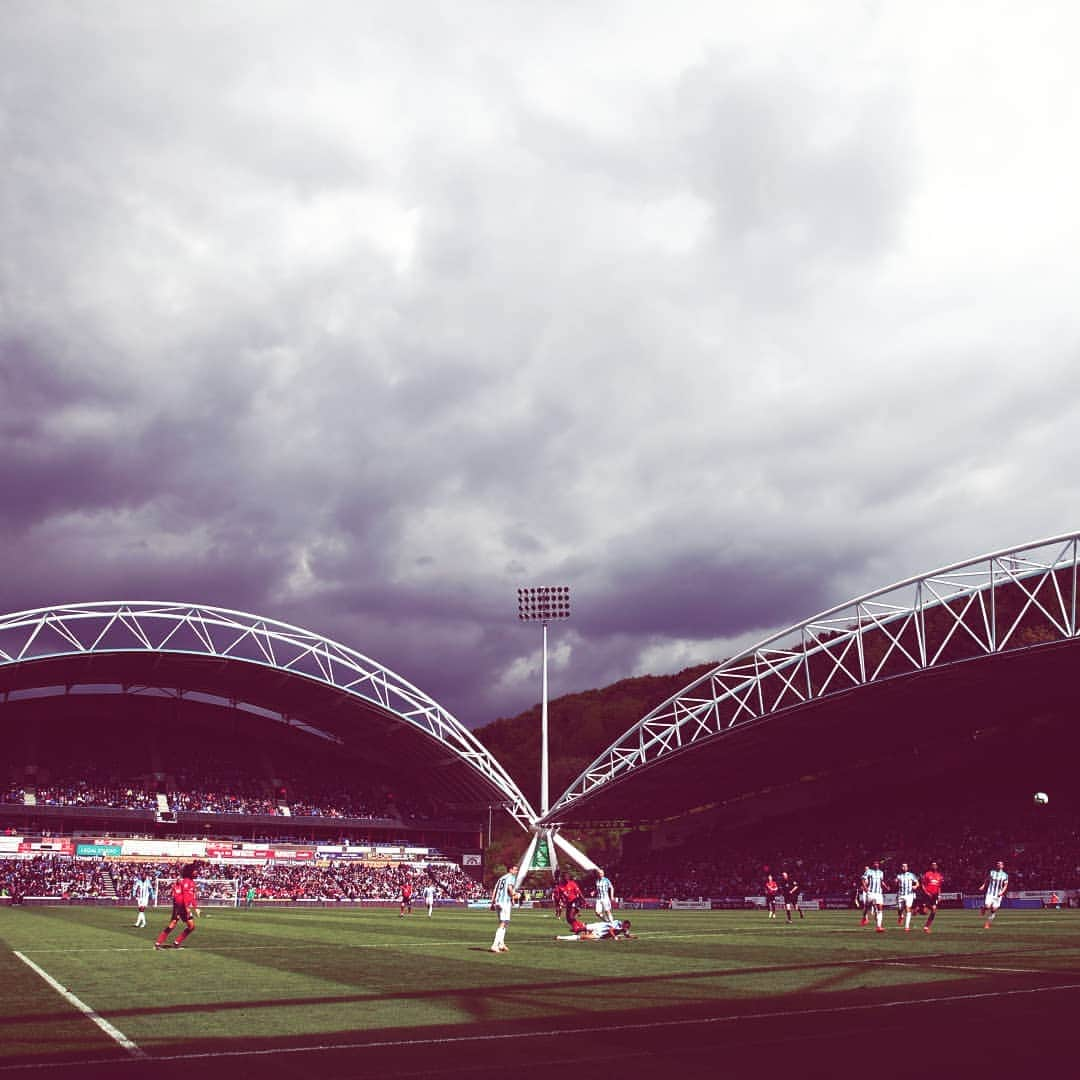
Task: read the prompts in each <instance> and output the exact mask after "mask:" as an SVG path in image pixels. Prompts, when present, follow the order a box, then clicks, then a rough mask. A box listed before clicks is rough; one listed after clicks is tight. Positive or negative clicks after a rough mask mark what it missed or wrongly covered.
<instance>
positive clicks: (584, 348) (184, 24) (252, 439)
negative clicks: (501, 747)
mask: <svg viewBox="0 0 1080 1080" xmlns="http://www.w3.org/2000/svg"><path fill="white" fill-rule="evenodd" d="M325 12H326V14H325V18H324V19H312V17H311V15H310V12H309V11H308V10H307V9H303V8H301V7H299V6H296V5H291V4H288V3H281V4H278V3H272V4H268V5H266V6H265V7H264V8H263V10H262V17H261V18H260V19H258V20H253V19H251V18H250V17H248V16H247V15H246V14H245V13H243V12H242V9H240V8H237V7H234V6H232V5H228V4H225V5H217V4H213V5H210V4H196V5H194V7H190V8H185V12H184V16H183V17H182V18H181V17H178V16H176V15H175V14H174V13H172V12H171V11H170V9H168V8H167V7H166V6H165V5H158V4H145V5H144V4H130V5H129V4H123V3H121V4H117V5H115V6H114V7H112V8H111V9H110V14H109V17H107V18H105V17H101V15H100V14H99V13H98V12H96V11H94V12H90V11H88V10H83V9H80V8H78V7H74V8H73V7H70V6H50V5H45V6H41V5H23V4H16V5H14V7H13V9H12V12H10V13H9V12H6V13H5V15H6V16H7V18H6V21H5V34H4V35H3V36H2V38H0V69H2V71H3V75H2V76H0V152H3V154H4V159H5V164H6V177H5V184H4V185H3V186H2V188H0V233H2V240H3V243H2V244H0V343H2V344H0V452H2V453H3V455H4V458H3V460H4V462H5V468H4V470H3V471H2V473H0V500H2V502H3V519H2V520H3V524H2V526H0V535H2V537H3V539H4V543H5V556H6V559H7V562H8V565H9V566H12V567H15V568H17V572H15V573H12V574H9V575H8V577H7V579H6V581H5V586H4V590H3V604H4V606H5V607H6V608H8V609H14V608H17V607H34V606H38V605H41V604H47V603H54V602H59V601H63V600H71V599H106V598H109V597H113V598H125V599H136V598H139V597H145V598H157V599H173V600H190V601H199V602H202V603H208V604H217V605H220V606H224V607H233V608H238V609H240V610H246V611H251V612H254V613H256V614H261V615H265V616H267V617H270V618H279V619H283V620H285V621H288V622H292V623H296V624H299V625H302V626H305V627H308V628H310V629H312V630H315V631H317V632H319V633H322V634H325V635H327V636H329V637H332V638H335V639H337V640H339V641H341V642H342V643H344V644H346V645H349V646H352V647H354V648H356V649H358V650H359V651H361V652H363V653H365V654H367V655H368V656H370V657H372V658H373V659H375V660H377V661H379V662H381V663H385V664H386V665H388V666H389V667H391V668H393V669H394V670H395V671H397V672H398V673H399V674H401V675H402V676H404V677H405V678H407V679H409V680H410V681H412V682H414V683H415V684H417V685H419V686H420V687H421V688H422V689H424V690H425V691H427V692H428V693H430V694H432V695H433V696H434V697H436V698H437V699H438V700H440V701H441V702H442V703H443V704H444V705H446V706H447V707H448V708H450V709H451V710H452V711H453V712H455V713H456V714H458V715H460V716H461V717H462V718H463V719H465V720H466V721H467V722H468V723H470V724H478V723H483V722H486V721H487V720H490V719H492V718H493V717H494V716H496V715H506V714H512V713H515V712H517V711H520V710H521V709H524V708H526V707H528V706H530V705H531V704H532V703H533V702H534V701H535V700H536V698H537V695H538V693H539V675H538V655H537V646H538V642H537V633H536V632H535V631H536V630H537V628H536V627H533V626H521V625H519V624H518V623H517V621H516V611H515V589H516V587H517V586H518V585H520V584H544V583H561V582H564V583H567V584H570V585H571V586H572V587H573V589H574V596H575V612H574V616H573V618H572V619H571V620H570V621H569V622H568V623H567V624H565V625H562V626H560V627H559V628H558V633H557V634H554V635H553V646H554V652H553V658H552V684H553V687H555V688H557V691H558V692H560V693H564V692H569V691H571V690H581V689H588V688H591V687H593V686H597V685H602V684H604V683H606V682H610V681H614V680H616V679H619V678H625V677H627V676H629V675H633V674H640V673H645V672H649V671H671V670H679V669H681V668H683V667H685V666H688V665H689V664H691V663H701V662H708V661H714V660H719V659H720V658H721V657H722V655H724V654H726V653H727V652H730V651H731V650H734V649H736V648H739V647H742V646H744V645H745V644H747V643H748V642H750V641H752V640H754V639H755V638H759V637H763V636H766V635H767V634H768V633H769V632H770V631H771V630H774V629H779V628H781V627H783V626H786V625H788V624H790V623H793V622H796V621H799V620H801V619H803V618H807V617H809V616H810V615H812V614H814V613H816V612H817V611H819V610H821V609H823V608H826V607H829V606H832V605H833V604H836V603H840V602H842V601H844V600H846V599H848V598H849V597H850V596H852V595H854V594H856V593H858V592H863V591H868V590H869V589H871V588H873V587H876V586H878V585H881V584H884V583H886V582H887V581H891V580H895V579H898V578H901V577H904V576H907V575H909V574H913V573H918V572H920V571H924V570H927V569H930V568H931V567H933V566H935V565H941V564H943V563H945V562H949V561H954V560H956V559H959V558H963V557H965V556H966V555H969V554H974V553H976V552H978V551H980V550H986V549H988V548H991V547H999V546H1005V545H1007V544H1009V543H1020V542H1023V541H1024V540H1025V539H1028V538H1030V537H1032V536H1034V535H1047V534H1051V533H1054V532H1058V531H1062V530H1063V529H1064V528H1068V527H1070V526H1071V525H1072V524H1073V523H1072V522H1064V521H1062V520H1061V514H1062V513H1063V512H1064V511H1063V510H1062V508H1063V507H1068V506H1070V505H1074V504H1075V492H1074V491H1073V482H1072V480H1071V479H1070V478H1071V477H1072V476H1073V475H1074V474H1075V469H1072V468H1071V467H1070V463H1071V457H1070V453H1071V451H1070V450H1069V449H1068V448H1069V447H1071V445H1072V442H1073V441H1074V440H1072V438H1071V432H1072V430H1073V428H1074V427H1075V422H1076V420H1077V417H1076V406H1075V405H1074V404H1073V402H1075V401H1076V399H1077V397H1076V394H1075V393H1072V392H1071V391H1072V390H1074V389H1075V383H1076V375H1075V371H1076V367H1075V357H1076V355H1077V341H1078V340H1080V334H1078V331H1077V327H1076V325H1075V319H1074V318H1073V317H1072V316H1071V314H1070V313H1071V312H1072V310H1073V309H1074V306H1075V305H1074V304H1073V303H1072V295H1071V293H1072V290H1071V289H1068V288H1066V287H1065V285H1064V284H1063V282H1065V281H1071V277H1073V276H1074V275H1070V274H1069V273H1068V272H1067V269H1068V268H1069V267H1070V266H1071V265H1072V261H1073V259H1074V256H1073V252H1074V251H1075V243H1073V240H1074V239H1075V237H1073V236H1072V233H1071V232H1070V229H1069V226H1068V222H1069V221H1071V220H1073V218H1074V215H1071V213H1069V211H1068V209H1067V207H1068V206H1071V202H1070V201H1069V200H1071V189H1072V188H1073V187H1074V186H1075V184H1071V183H1070V182H1069V181H1070V180H1073V179H1077V177H1076V173H1077V167H1076V161H1075V154H1073V153H1072V152H1071V150H1070V149H1069V148H1070V147H1071V143H1069V142H1068V140H1067V139H1062V138H1060V137H1057V136H1056V134H1055V131H1054V130H1051V129H1050V128H1047V130H1046V131H1042V130H1041V129H1040V130H1034V129H1033V128H1032V126H1031V124H1030V123H1029V119H1030V117H1031V116H1041V117H1044V118H1045V117H1053V116H1055V115H1057V113H1055V112H1054V111H1053V110H1052V109H1050V108H1049V107H1048V103H1052V102H1051V99H1052V97H1053V95H1051V94H1049V88H1050V83H1049V82H1047V83H1046V87H1044V88H1043V89H1040V87H1042V86H1043V84H1042V83H1041V82H1040V78H1041V76H1040V74H1039V73H1040V72H1041V71H1043V70H1052V69H1053V65H1052V64H1048V63H1047V53H1046V49H1045V46H1044V44H1041V43H1039V42H1036V44H1038V46H1039V47H1038V48H1035V47H1034V45H1032V46H1031V47H1030V48H1028V46H1027V45H1025V44H1024V42H1025V40H1026V39H1025V37H1024V35H1025V34H1027V33H1029V29H1028V27H1029V23H1030V21H1025V22H1024V24H1023V25H1022V26H1020V25H1017V26H1014V25H1012V24H1011V23H1009V20H1008V19H1007V18H1005V17H1004V16H1002V19H1003V22H1002V23H1001V25H1000V26H998V31H1002V32H1003V27H1005V26H1006V24H1008V25H1009V29H1010V34H1009V37H1010V41H1011V42H1013V43H1014V44H1015V48H1013V52H1014V54H1016V55H1017V56H1019V57H1021V58H1022V57H1024V56H1027V58H1028V61H1029V63H1028V66H1027V67H1026V68H1025V67H1024V65H1023V64H1019V65H1018V66H1017V67H1016V68H1015V69H1014V68H1013V67H1012V66H1010V68H1009V70H1005V69H1004V68H1002V67H1001V66H1000V65H997V66H992V67H991V68H990V69H988V70H987V71H986V72H984V73H983V74H984V76H985V77H984V78H983V80H982V81H983V84H988V83H987V80H989V83H993V85H994V86H996V87H997V90H999V91H1001V93H1000V96H999V99H998V100H1001V101H1006V100H1009V101H1011V100H1014V99H1016V100H1018V101H1019V100H1020V98H1023V100H1024V101H1025V102H1027V103H1028V104H1029V105H1030V108H1029V109H1023V108H1018V110H1017V111H1016V113H1015V115H1013V114H1012V113H1009V112H1008V111H1007V110H1005V111H1002V112H1001V113H1000V115H999V117H998V120H999V122H1000V123H1001V125H1002V127H1001V130H1000V132H999V131H998V130H997V128H996V127H995V126H994V122H993V118H991V117H989V114H988V113H986V111H985V109H984V106H983V105H982V104H981V102H980V100H970V101H969V100H968V99H967V98H965V97H964V96H963V93H962V90H963V87H962V86H961V84H959V83H956V82H954V81H953V77H952V75H951V74H950V71H951V67H950V64H951V54H950V53H949V51H948V49H947V48H946V45H947V42H948V41H949V40H950V38H949V34H950V33H956V34H960V33H961V31H962V27H955V26H954V27H952V29H951V30H950V28H949V26H948V25H945V26H940V23H941V21H942V20H944V22H945V23H946V24H948V19H947V18H945V17H944V16H938V22H939V28H940V29H941V35H942V36H940V37H938V38H935V39H933V40H930V39H927V38H926V37H925V36H922V35H920V34H918V33H915V32H914V31H913V29H912V27H911V26H908V25H907V23H906V20H905V19H904V18H901V17H900V16H898V15H896V16H890V15H888V14H887V13H884V12H882V13H877V14H875V12H874V10H872V9H867V8H865V7H863V6H860V5H853V6H852V7H851V8H850V9H845V12H844V14H843V15H842V16H834V17H831V18H830V17H827V16H825V15H822V14H821V13H816V14H815V16H814V18H813V19H811V20H810V21H809V22H805V23H801V22H798V21H797V20H795V16H794V14H793V16H792V21H791V22H790V24H789V22H788V20H787V19H786V18H782V17H777V16H776V15H772V14H767V13H756V12H749V11H747V10H745V9H742V8H740V9H738V11H737V12H736V11H735V9H724V10H720V9H718V10H717V11H716V12H713V13H704V12H703V11H702V10H700V9H691V8H690V7H683V6H682V5H679V4H673V5H670V6H669V9H665V12H664V13H663V14H662V15H658V14H656V11H655V8H654V7H653V6H652V5H635V4H627V5H622V4H620V5H615V6H611V7H608V6H605V5H599V6H598V7H596V8H594V9H593V8H590V9H589V10H588V11H585V10H582V11H579V12H575V14H574V17H573V18H570V17H568V16H566V15H565V13H562V12H559V11H545V12H544V13H542V14H540V15H537V14H536V13H534V12H531V11H530V12H529V13H528V14H527V15H526V14H524V13H523V12H522V11H519V10H517V9H514V8H512V7H511V8H509V9H508V8H505V7H504V6H503V5H495V4H491V5H485V4H478V5H472V4H469V5H465V6H464V8H461V9H457V10H456V11H455V13H454V16H453V17H452V18H451V17H450V16H447V15H445V14H444V13H440V12H439V11H438V10H436V9H435V8H434V7H432V6H430V5H412V4H408V3H406V4H403V5H399V6H398V7H396V8H395V9H394V11H393V12H392V13H391V12H388V11H382V12H380V13H379V14H378V16H377V17H375V16H372V14H371V13H370V12H368V11H364V10H361V9H357V8H355V6H353V5H345V4H328V5H327V7H326V9H325ZM736 15H737V16H738V17H735V16H736ZM995 25H997V24H995ZM331 28H332V29H331ZM990 36H991V37H993V33H990ZM1068 39H1069V37H1068V35H1067V34H1066V35H1059V40H1062V41H1064V40H1068ZM1029 44H1030V43H1029ZM939 49H942V50H944V52H942V53H941V54H939V52H938V50H939ZM1025 49H1027V52H1025ZM1051 52H1052V50H1051ZM1036 56H1037V57H1039V64H1038V65H1034V64H1032V63H1030V61H1031V59H1032V57H1036ZM1021 70H1024V71H1027V73H1028V74H1027V76H1022V75H1021V74H1020V72H1021ZM995 80H997V81H996V82H995ZM963 85H966V83H965V84H963ZM1044 90H1045V93H1044ZM1040 94H1042V95H1043V97H1040ZM1018 95H1019V97H1018ZM1025 95H1027V96H1025ZM1044 106H1046V107H1044ZM1046 123H1049V121H1048V120H1047V121H1046ZM958 132H963V133H964V135H965V138H964V139H963V140H958V139H957V137H956V136H957V133H958ZM1021 134H1022V135H1023V140H1024V145H1025V148H1026V151H1025V155H1024V156H1023V157H1022V159H1016V160H1015V161H1014V158H1013V157H1011V156H1010V155H1007V154H1004V152H1003V148H1007V147H1011V146H1012V145H1013V144H1014V142H1015V141H1016V139H1017V138H1018V137H1019V136H1020V135H1021ZM969 135H970V138H969V137H968V136H969ZM980 147H986V148H988V149H987V151H986V152H987V153H988V154H989V155H990V159H982V158H979V157H978V154H979V153H981V151H980V149H979V148H980ZM969 155H975V156H969ZM995 155H996V156H995ZM1005 161H1011V162H1014V163H1013V164H1012V165H1011V166H1009V167H1008V168H1005V167H1004V166H1001V162H1005ZM995 163H996V164H995ZM991 165H993V167H990V166H991ZM1009 169H1014V170H1015V169H1022V170H1031V172H1026V171H1025V172H1022V173H1021V174H1019V175H1013V174H1012V173H1011V172H1010V171H1009ZM1036 178H1042V179H1041V180H1040V186H1039V190H1040V191H1041V192H1042V196H1041V201H1042V204H1044V211H1045V212H1042V213H1036V212H1033V211H1032V210H1031V209H1030V207H1031V204H1032V200H1031V195H1030V193H1031V191H1032V190H1033V188H1032V186H1031V181H1033V180H1034V179H1036ZM1053 178H1060V185H1061V186H1060V190H1058V189H1053V190H1050V189H1048V186H1047V185H1049V184H1050V183H1051V179H1053ZM1054 182H1055V183H1056V182H1058V180H1057V179H1054ZM1055 191H1057V194H1056V195H1055ZM1066 192H1068V197H1067V198H1066V196H1065V194H1064V193H1066ZM1062 207H1066V209H1064V210H1062ZM1055 208H1057V209H1056V211H1055ZM991 210H992V215H991V213H990V211H991ZM1010 221H1015V222H1018V223H1019V224H1017V226H1016V228H1015V229H1013V227H1012V226H1010V224H1009V222H1010ZM1050 269H1052V271H1053V272H1052V273H1050V272H1048V271H1049V270H1050ZM1055 282H1059V283H1060V284H1055ZM1032 328H1038V329H1037V330H1036V329H1032ZM1048 446H1049V447H1054V448H1056V449H1057V452H1056V453H1054V452H1049V451H1048V450H1047V447H1048ZM1063 478H1064V479H1063Z"/></svg>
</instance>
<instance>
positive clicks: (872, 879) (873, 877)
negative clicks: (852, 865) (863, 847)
mask: <svg viewBox="0 0 1080 1080" xmlns="http://www.w3.org/2000/svg"><path fill="white" fill-rule="evenodd" d="M862 887H863V892H864V893H865V894H866V902H867V904H868V905H869V907H870V910H871V911H873V913H874V921H875V922H876V924H877V925H876V926H875V927H874V929H875V930H876V931H877V932H878V933H879V934H884V933H885V927H884V926H882V925H881V918H882V915H883V914H884V911H885V871H884V870H882V869H881V863H880V862H878V861H877V859H875V860H874V861H873V862H872V863H871V864H870V865H869V866H868V867H867V868H866V869H865V870H864V871H863V876H862ZM863 922H864V923H865V922H866V918H865V917H864V918H863Z"/></svg>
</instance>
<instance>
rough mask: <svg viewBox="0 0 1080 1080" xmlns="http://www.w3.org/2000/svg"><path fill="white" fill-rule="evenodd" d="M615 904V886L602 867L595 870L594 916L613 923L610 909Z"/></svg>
mask: <svg viewBox="0 0 1080 1080" xmlns="http://www.w3.org/2000/svg"><path fill="white" fill-rule="evenodd" d="M614 904H615V886H614V885H612V884H611V879H610V878H609V877H608V876H607V875H606V874H605V873H604V871H603V868H602V867H599V866H598V867H597V868H596V916H597V918H599V919H604V920H606V921H607V922H612V921H614V918H615V915H614V913H613V911H612V908H613V906H614Z"/></svg>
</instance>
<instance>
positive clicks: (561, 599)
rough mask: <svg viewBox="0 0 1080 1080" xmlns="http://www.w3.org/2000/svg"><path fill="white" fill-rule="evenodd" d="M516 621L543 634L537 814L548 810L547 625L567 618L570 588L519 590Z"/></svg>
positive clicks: (560, 586)
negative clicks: (538, 626)
mask: <svg viewBox="0 0 1080 1080" xmlns="http://www.w3.org/2000/svg"><path fill="white" fill-rule="evenodd" d="M518 618H519V619H520V620H521V621H522V622H539V623H540V624H541V628H542V632H543V652H542V656H541V664H540V813H541V814H546V813H547V812H548V810H549V809H550V799H549V790H548V622H549V621H550V620H552V619H568V618H570V586H569V585H539V586H535V585H534V586H530V587H521V588H519V589H518Z"/></svg>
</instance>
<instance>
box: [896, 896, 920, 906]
mask: <svg viewBox="0 0 1080 1080" xmlns="http://www.w3.org/2000/svg"><path fill="white" fill-rule="evenodd" d="M896 906H897V907H898V908H911V907H914V906H915V894H914V893H912V894H911V895H910V896H903V895H897V897H896Z"/></svg>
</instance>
